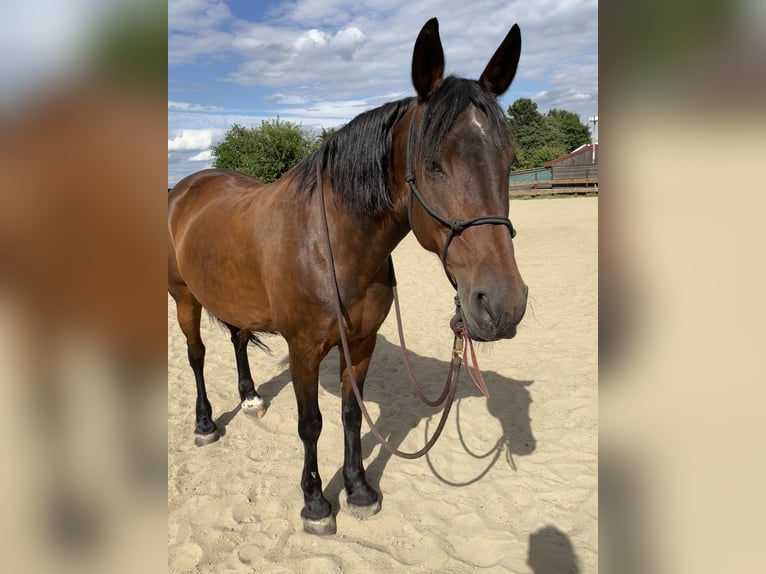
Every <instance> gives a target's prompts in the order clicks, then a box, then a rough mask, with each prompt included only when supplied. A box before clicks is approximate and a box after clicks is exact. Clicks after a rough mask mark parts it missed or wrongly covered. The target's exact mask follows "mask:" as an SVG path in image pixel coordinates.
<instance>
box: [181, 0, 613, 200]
mask: <svg viewBox="0 0 766 574" xmlns="http://www.w3.org/2000/svg"><path fill="white" fill-rule="evenodd" d="M597 7H598V4H597V1H596V0H541V1H535V2H530V1H528V0H527V1H525V2H520V1H516V0H512V1H508V0H471V1H466V0H418V1H416V2H415V1H413V0H353V1H347V0H292V1H276V0H272V1H259V2H252V1H239V0H228V1H222V0H170V1H169V2H168V185H169V186H172V185H173V184H174V183H176V182H177V181H178V180H179V179H181V178H182V177H184V176H185V175H188V174H190V173H193V172H195V171H198V170H200V169H204V168H206V167H209V165H210V164H209V161H210V151H209V150H210V146H211V145H213V144H215V143H217V142H218V141H219V140H220V139H221V138H222V137H223V135H224V133H225V132H226V130H227V129H228V128H229V127H230V126H231V125H232V124H233V123H235V122H236V123H240V124H242V125H245V126H247V127H250V126H258V125H260V122H261V120H263V119H269V118H275V117H277V116H279V117H280V118H281V119H283V120H288V121H291V122H295V123H300V124H301V125H302V126H303V127H304V128H305V129H307V130H314V131H319V130H321V128H323V127H335V126H339V125H341V124H343V123H346V122H348V121H349V120H350V119H352V118H353V117H354V116H356V115H358V114H359V113H361V112H363V111H365V110H367V109H370V108H373V107H376V106H378V105H381V104H383V103H385V102H387V101H391V100H394V99H399V98H402V97H405V96H409V95H413V94H414V90H413V88H412V85H411V82H410V59H411V57H412V48H413V45H414V42H415V38H416V37H417V34H418V32H419V31H420V28H421V27H422V26H423V24H424V23H425V22H426V21H427V20H428V19H429V18H431V17H433V16H436V17H437V18H439V31H440V35H441V38H442V44H443V46H444V52H445V58H446V71H447V73H455V74H458V75H461V76H465V77H472V78H476V77H478V76H479V74H481V72H482V70H483V69H484V66H485V65H486V63H487V61H488V60H489V58H490V57H491V55H492V54H493V52H494V51H495V49H496V48H497V46H498V45H499V44H500V42H501V41H502V39H503V37H504V36H505V34H506V33H507V32H508V30H509V29H510V28H511V26H512V25H513V24H514V23H518V24H519V26H520V27H521V34H522V54H521V60H520V62H519V69H518V72H517V74H516V79H515V80H514V82H513V84H512V85H511V87H510V89H509V90H508V92H506V93H505V94H504V95H503V96H502V97H501V99H500V104H501V106H502V107H503V108H504V109H506V108H507V107H508V105H510V103H512V102H513V101H514V100H515V99H516V98H519V97H528V98H532V99H533V100H534V101H535V102H537V104H538V106H539V109H540V110H541V111H542V112H546V111H548V110H549V109H550V108H563V109H568V110H571V111H574V112H576V113H578V114H580V117H581V119H582V120H583V121H587V118H588V116H589V115H593V114H597V113H598V33H597V32H598V12H597Z"/></svg>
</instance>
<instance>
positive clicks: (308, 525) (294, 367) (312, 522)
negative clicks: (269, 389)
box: [290, 345, 336, 534]
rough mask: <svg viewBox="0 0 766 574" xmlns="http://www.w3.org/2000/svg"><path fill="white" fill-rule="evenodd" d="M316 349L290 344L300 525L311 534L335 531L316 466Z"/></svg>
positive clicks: (318, 415) (319, 421) (318, 426)
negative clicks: (300, 467) (298, 443)
mask: <svg viewBox="0 0 766 574" xmlns="http://www.w3.org/2000/svg"><path fill="white" fill-rule="evenodd" d="M320 361H321V357H320V356H318V353H315V352H305V351H304V350H302V349H296V348H295V346H293V345H290V373H291V374H292V378H293V388H294V390H295V397H296V399H297V401H298V435H299V436H300V437H301V441H302V442H303V452H304V457H303V474H302V476H301V488H302V489H303V501H304V506H303V510H301V517H303V528H304V530H306V532H309V533H311V534H334V533H335V531H336V526H335V516H333V514H332V506H330V503H329V502H328V501H327V499H326V498H325V497H324V495H323V494H322V479H321V477H320V476H319V468H318V465H317V441H318V440H319V435H320V434H321V432H322V413H321V412H320V411H319V363H320Z"/></svg>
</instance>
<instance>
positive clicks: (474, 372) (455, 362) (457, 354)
mask: <svg viewBox="0 0 766 574" xmlns="http://www.w3.org/2000/svg"><path fill="white" fill-rule="evenodd" d="M414 124H415V113H414V112H413V114H412V117H411V118H410V125H409V129H408V132H407V173H406V176H405V181H406V182H407V185H408V187H409V201H408V206H407V216H408V218H409V222H410V228H411V229H412V228H413V226H412V204H413V196H414V197H416V198H417V199H418V201H419V202H420V204H421V205H422V206H423V208H424V209H425V210H426V212H427V213H428V214H429V215H430V216H431V217H432V218H434V219H435V220H436V221H438V222H439V223H441V224H442V225H444V226H445V227H447V228H449V233H448V234H447V239H446V240H445V242H444V246H443V247H442V251H441V262H442V267H443V268H444V272H445V274H446V275H447V278H448V279H449V281H450V283H451V284H452V286H453V287H454V288H455V289H456V290H457V282H456V281H455V279H454V278H453V277H452V275H450V273H449V271H448V270H447V250H448V249H449V246H450V243H451V242H452V240H453V239H454V238H455V237H456V236H457V235H460V234H461V233H462V232H463V231H464V230H465V229H467V228H468V227H472V226H475V225H485V224H490V225H504V226H506V227H507V228H508V231H509V232H510V234H511V238H513V237H515V236H516V230H515V229H514V228H513V224H512V223H511V220H510V219H509V218H507V217H503V216H482V217H475V218H473V219H467V220H459V219H456V220H454V221H449V220H447V219H445V218H443V217H442V216H440V215H439V214H438V213H437V212H436V211H434V210H433V209H432V208H431V207H430V206H429V205H428V204H427V203H426V202H425V200H424V199H423V197H422V196H421V195H420V192H419V191H418V189H417V187H416V185H415V175H414V173H413V170H412V140H413V131H414V130H413V128H414ZM317 185H318V187H319V193H318V194H317V195H319V201H320V205H321V209H320V212H321V214H322V223H323V224H324V230H325V233H324V243H325V248H326V251H327V259H328V263H329V265H330V270H331V276H332V289H331V291H332V292H333V303H334V305H335V313H336V317H337V319H338V331H339V332H340V340H341V347H342V349H343V356H344V359H345V361H346V368H347V369H348V376H349V380H350V382H351V388H352V390H353V392H354V396H355V398H356V401H357V404H358V405H359V408H360V410H361V411H362V415H363V416H364V418H365V420H366V421H367V424H368V425H369V427H370V431H371V432H372V434H373V435H374V436H375V438H376V439H377V440H378V442H380V444H381V446H382V447H383V448H384V449H385V450H387V451H388V452H389V453H391V454H392V455H394V456H398V457H401V458H406V459H414V458H419V457H421V456H423V455H424V454H426V453H427V452H428V451H429V450H431V448H432V447H433V446H434V444H436V441H437V440H438V438H439V436H441V433H442V430H444V425H445V424H446V422H447V417H448V416H449V413H450V410H451V409H452V404H453V402H454V399H455V393H456V391H457V383H458V380H459V378H460V366H461V365H462V364H463V354H464V352H465V350H466V349H467V351H468V355H469V356H470V358H471V363H472V367H473V369H471V367H470V366H469V365H466V371H467V372H468V376H469V378H470V379H471V381H472V382H473V384H474V385H476V387H477V388H478V389H479V391H481V393H482V394H483V395H484V396H485V397H489V391H488V390H487V385H486V383H485V382H484V378H483V377H482V376H481V371H480V370H479V364H478V361H477V360H476V353H475V352H474V350H473V343H472V342H471V338H470V336H469V335H468V331H467V329H466V328H465V325H464V324H463V316H462V313H461V310H460V307H461V304H460V298H459V297H458V296H457V295H455V315H454V317H453V318H452V320H451V321H450V328H451V329H452V331H453V333H454V336H455V337H454V341H453V345H452V353H451V355H452V360H451V362H450V369H449V374H448V375H447V382H446V383H445V385H444V389H443V390H442V393H441V395H439V397H438V398H436V399H435V400H431V399H429V398H428V397H426V395H425V393H424V392H423V389H422V388H421V387H420V385H419V384H418V382H417V380H416V379H415V375H414V373H413V371H412V366H411V365H410V362H409V359H408V357H407V347H406V345H405V342H404V330H403V328H402V318H401V309H400V306H399V294H398V291H397V287H396V276H395V273H394V262H393V259H392V258H391V256H390V255H389V258H388V259H389V265H390V269H391V279H392V287H393V292H394V307H395V310H396V323H397V328H398V331H399V342H400V346H401V349H402V357H403V358H404V364H405V366H406V369H407V373H408V375H409V378H410V382H411V383H412V385H413V387H414V389H415V392H416V393H417V395H418V396H419V397H420V399H421V400H422V401H423V402H424V403H425V404H427V405H429V406H432V407H437V406H440V405H441V404H444V408H443V410H442V415H441V418H440V419H439V423H438V425H437V426H436V430H435V431H434V434H433V435H432V436H431V438H430V439H428V441H427V442H426V444H425V446H423V448H421V449H420V450H418V451H417V452H404V451H401V450H399V449H397V448H395V447H394V446H392V445H391V443H389V442H388V441H387V440H386V439H385V438H384V437H383V435H382V434H381V433H380V431H379V430H378V429H377V427H376V426H375V423H374V422H373V420H372V417H371V416H370V414H369V412H368V411H367V407H366V406H365V404H364V400H363V399H362V393H361V391H360V390H359V384H358V382H357V380H356V376H355V375H354V365H353V363H352V361H351V352H350V351H349V346H348V336H347V334H346V328H345V327H344V318H345V317H344V314H343V306H342V303H341V299H340V286H339V284H338V275H337V273H336V272H335V260H334V258H333V253H332V243H331V241H330V226H329V224H328V222H327V209H326V207H325V198H324V186H323V176H322V168H321V164H319V163H318V164H317Z"/></svg>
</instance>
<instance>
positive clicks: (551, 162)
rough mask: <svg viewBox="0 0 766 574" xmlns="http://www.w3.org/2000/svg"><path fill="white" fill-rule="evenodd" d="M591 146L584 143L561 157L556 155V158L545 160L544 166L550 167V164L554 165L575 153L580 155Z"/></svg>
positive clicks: (591, 145)
mask: <svg viewBox="0 0 766 574" xmlns="http://www.w3.org/2000/svg"><path fill="white" fill-rule="evenodd" d="M592 148H593V144H584V145H581V146H580V147H578V148H577V149H576V150H574V151H570V152H569V153H568V154H566V155H562V156H561V157H557V158H556V159H552V160H551V161H549V162H547V163H546V164H545V165H544V167H551V166H552V165H556V164H557V163H559V162H560V161H564V160H565V159H569V158H570V157H574V156H576V155H580V154H581V153H585V152H589V151H591V149H592ZM596 149H598V144H596Z"/></svg>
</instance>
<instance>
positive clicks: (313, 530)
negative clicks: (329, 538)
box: [303, 514, 338, 536]
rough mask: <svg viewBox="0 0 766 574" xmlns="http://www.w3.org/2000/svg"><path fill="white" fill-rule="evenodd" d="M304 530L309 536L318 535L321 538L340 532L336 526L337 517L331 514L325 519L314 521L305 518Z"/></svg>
mask: <svg viewBox="0 0 766 574" xmlns="http://www.w3.org/2000/svg"><path fill="white" fill-rule="evenodd" d="M303 530H305V531H306V532H308V533H309V534H318V535H320V536H324V535H328V534H335V532H336V531H337V530H338V527H337V525H336V524H335V516H334V515H332V514H330V516H326V517H324V518H320V519H318V520H314V519H311V518H303Z"/></svg>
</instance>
